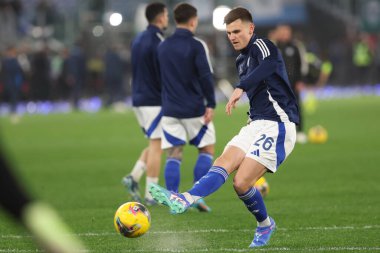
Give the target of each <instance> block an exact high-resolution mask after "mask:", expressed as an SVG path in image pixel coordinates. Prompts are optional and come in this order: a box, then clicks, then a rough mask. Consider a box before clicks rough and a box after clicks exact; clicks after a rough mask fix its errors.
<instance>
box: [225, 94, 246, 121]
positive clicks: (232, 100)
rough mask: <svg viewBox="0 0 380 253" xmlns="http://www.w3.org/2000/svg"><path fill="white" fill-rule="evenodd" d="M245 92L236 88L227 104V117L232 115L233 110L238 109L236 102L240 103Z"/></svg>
mask: <svg viewBox="0 0 380 253" xmlns="http://www.w3.org/2000/svg"><path fill="white" fill-rule="evenodd" d="M243 92H244V91H243V90H242V89H240V88H236V89H235V90H234V92H233V93H232V95H231V97H230V100H229V101H228V103H227V104H226V113H227V115H231V113H232V109H234V108H235V107H236V102H237V101H239V99H240V98H241V95H243Z"/></svg>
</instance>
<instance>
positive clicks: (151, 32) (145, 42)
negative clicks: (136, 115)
mask: <svg viewBox="0 0 380 253" xmlns="http://www.w3.org/2000/svg"><path fill="white" fill-rule="evenodd" d="M163 39H164V38H163V36H162V31H161V30H160V29H159V28H158V27H156V26H154V25H149V26H148V28H147V29H146V30H145V31H143V32H141V33H140V34H138V35H137V36H136V38H135V39H134V40H133V42H132V55H131V61H132V104H133V106H160V105H161V83H160V71H159V66H158V60H157V47H158V45H159V44H160V43H161V41H163Z"/></svg>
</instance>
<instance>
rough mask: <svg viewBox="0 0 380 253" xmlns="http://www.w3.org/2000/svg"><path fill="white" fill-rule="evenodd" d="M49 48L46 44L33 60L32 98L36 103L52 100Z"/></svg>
mask: <svg viewBox="0 0 380 253" xmlns="http://www.w3.org/2000/svg"><path fill="white" fill-rule="evenodd" d="M49 51H50V50H49V48H48V46H47V45H46V44H44V45H43V46H42V48H41V49H40V50H39V51H38V52H37V53H35V54H34V55H33V56H32V59H31V65H32V70H31V80H30V85H31V96H32V99H33V100H34V101H46V100H49V99H50V90H51V76H50V74H51V73H50V67H51V66H50V59H49V53H50V52H49Z"/></svg>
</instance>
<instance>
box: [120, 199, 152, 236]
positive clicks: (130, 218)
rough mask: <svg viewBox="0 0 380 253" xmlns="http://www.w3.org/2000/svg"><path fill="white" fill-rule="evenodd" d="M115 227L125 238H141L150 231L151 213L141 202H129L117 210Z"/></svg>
mask: <svg viewBox="0 0 380 253" xmlns="http://www.w3.org/2000/svg"><path fill="white" fill-rule="evenodd" d="M114 225H115V229H116V231H117V232H118V233H120V234H121V235H123V236H125V237H128V238H135V237H139V236H142V235H143V234H145V233H146V232H147V231H148V230H149V227H150V213H149V211H148V209H147V208H146V207H145V206H144V205H143V204H141V203H139V202H127V203H125V204H123V205H121V206H120V207H119V208H118V209H117V211H116V213H115V217H114Z"/></svg>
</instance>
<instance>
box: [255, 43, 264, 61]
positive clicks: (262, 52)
mask: <svg viewBox="0 0 380 253" xmlns="http://www.w3.org/2000/svg"><path fill="white" fill-rule="evenodd" d="M253 44H255V45H256V46H257V47H258V48H259V49H260V51H261V54H262V55H263V60H264V58H265V54H264V51H263V50H262V49H261V46H260V45H259V44H258V43H257V42H255V43H253Z"/></svg>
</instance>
